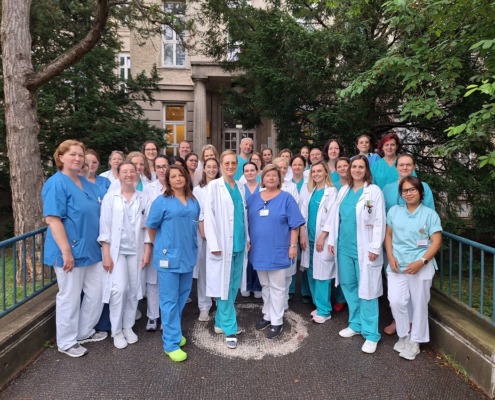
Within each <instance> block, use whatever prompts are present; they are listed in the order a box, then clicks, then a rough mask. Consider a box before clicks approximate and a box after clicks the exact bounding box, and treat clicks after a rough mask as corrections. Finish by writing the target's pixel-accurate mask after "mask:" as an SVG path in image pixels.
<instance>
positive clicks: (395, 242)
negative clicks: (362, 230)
mask: <svg viewBox="0 0 495 400" xmlns="http://www.w3.org/2000/svg"><path fill="white" fill-rule="evenodd" d="M387 225H388V226H389V227H390V228H391V229H392V249H393V254H394V257H395V258H396V259H397V261H398V262H399V266H400V270H401V271H403V270H404V269H405V268H406V267H407V265H408V264H410V263H412V262H413V261H416V260H419V259H420V258H421V257H423V255H424V254H425V253H426V250H427V248H428V246H429V245H430V240H429V238H430V236H431V235H433V234H434V233H435V232H442V225H441V222H440V217H439V216H438V214H437V213H436V212H435V211H433V210H432V209H431V208H428V207H425V206H424V205H422V204H420V205H419V207H418V208H416V210H414V212H412V213H410V212H409V210H408V209H407V207H406V206H393V207H392V208H391V209H390V211H389V212H388V214H387ZM422 239H427V240H428V241H427V245H426V246H422V245H418V240H422ZM432 262H433V265H435V269H436V268H437V264H436V261H435V259H433V260H432ZM387 270H388V271H390V267H388V268H387Z"/></svg>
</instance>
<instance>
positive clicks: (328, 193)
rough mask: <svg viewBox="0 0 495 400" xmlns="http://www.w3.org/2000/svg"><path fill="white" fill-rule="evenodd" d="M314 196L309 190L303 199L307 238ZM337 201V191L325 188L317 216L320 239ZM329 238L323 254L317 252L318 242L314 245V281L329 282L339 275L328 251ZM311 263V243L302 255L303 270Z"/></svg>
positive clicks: (302, 210)
mask: <svg viewBox="0 0 495 400" xmlns="http://www.w3.org/2000/svg"><path fill="white" fill-rule="evenodd" d="M311 196H312V194H310V193H309V192H308V191H307V190H306V192H305V195H304V198H302V199H301V214H302V215H303V217H304V219H305V220H306V236H307V234H308V218H309V210H308V208H309V202H310V200H311ZM336 199H337V189H335V188H334V187H330V186H325V191H324V192H323V196H322V198H321V201H320V204H319V206H318V213H317V214H316V236H315V239H318V238H319V237H320V235H321V232H322V231H323V226H324V225H325V223H326V222H327V219H328V216H329V215H330V210H331V208H332V205H333V204H334V203H335V200H336ZM327 244H328V238H327V240H326V241H325V247H324V249H323V251H322V252H318V251H316V242H315V244H314V251H313V279H318V280H329V279H333V278H335V277H336V275H337V271H336V270H337V268H336V266H335V260H334V257H333V256H332V255H331V254H330V252H329V251H328V245H327ZM309 262H310V252H309V241H308V247H307V248H306V250H303V251H302V253H301V268H309Z"/></svg>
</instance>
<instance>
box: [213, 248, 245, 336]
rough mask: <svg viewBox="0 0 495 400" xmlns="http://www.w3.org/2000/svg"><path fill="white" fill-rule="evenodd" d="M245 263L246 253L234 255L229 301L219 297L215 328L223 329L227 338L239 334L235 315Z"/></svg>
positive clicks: (235, 253) (240, 252)
mask: <svg viewBox="0 0 495 400" xmlns="http://www.w3.org/2000/svg"><path fill="white" fill-rule="evenodd" d="M243 263H244V251H238V252H233V253H232V266H231V269H230V283H229V293H228V298H227V300H221V299H220V297H217V312H216V313H215V326H217V327H219V328H222V330H223V332H224V333H225V335H226V336H229V335H234V334H235V333H236V332H237V318H236V314H235V305H234V303H235V299H236V297H237V291H238V290H239V287H240V286H241V279H242V265H243Z"/></svg>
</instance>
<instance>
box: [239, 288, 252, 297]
mask: <svg viewBox="0 0 495 400" xmlns="http://www.w3.org/2000/svg"><path fill="white" fill-rule="evenodd" d="M241 296H242V297H249V296H251V292H250V291H249V290H248V291H244V290H241Z"/></svg>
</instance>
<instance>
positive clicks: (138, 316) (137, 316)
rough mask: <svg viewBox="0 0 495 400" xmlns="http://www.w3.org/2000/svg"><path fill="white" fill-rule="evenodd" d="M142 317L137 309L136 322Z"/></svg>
mask: <svg viewBox="0 0 495 400" xmlns="http://www.w3.org/2000/svg"><path fill="white" fill-rule="evenodd" d="M142 316H143V314H142V313H141V311H139V308H138V309H137V310H136V318H135V320H136V321H137V320H139V319H141V317H142Z"/></svg>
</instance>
